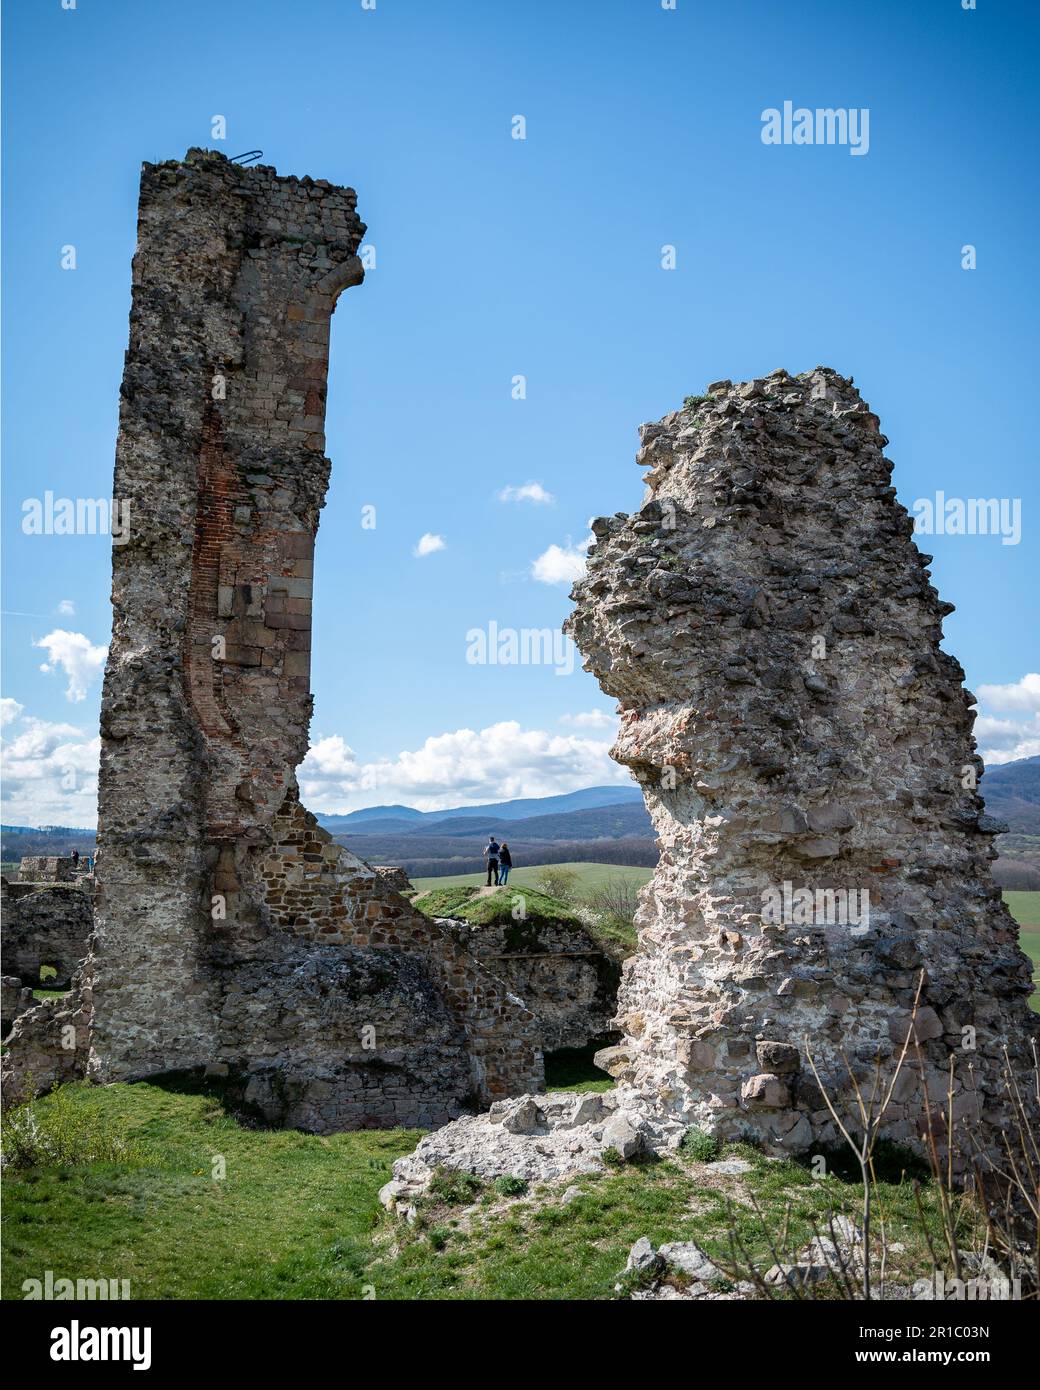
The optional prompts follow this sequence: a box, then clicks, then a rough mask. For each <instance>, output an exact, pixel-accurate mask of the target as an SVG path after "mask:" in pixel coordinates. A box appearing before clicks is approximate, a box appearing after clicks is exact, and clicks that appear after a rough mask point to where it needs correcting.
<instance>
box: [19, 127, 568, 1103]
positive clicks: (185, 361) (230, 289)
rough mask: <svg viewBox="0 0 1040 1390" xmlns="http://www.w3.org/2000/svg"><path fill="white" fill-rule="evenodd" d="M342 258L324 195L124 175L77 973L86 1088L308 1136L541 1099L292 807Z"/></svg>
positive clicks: (476, 1003) (500, 1011) (247, 173)
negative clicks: (88, 939)
mask: <svg viewBox="0 0 1040 1390" xmlns="http://www.w3.org/2000/svg"><path fill="white" fill-rule="evenodd" d="M364 231H365V227H364V224H363V223H362V222H361V221H360V220H359V219H358V216H357V211H356V196H355V194H354V192H353V190H351V189H349V188H338V187H334V186H332V185H331V184H329V183H327V182H326V181H325V180H321V179H319V180H312V179H309V178H303V179H296V178H280V177H279V176H278V175H277V174H276V173H275V171H274V170H273V169H271V168H267V167H265V166H262V165H257V166H253V167H251V168H245V167H243V166H240V165H237V164H235V163H233V162H231V161H229V160H227V159H225V158H224V157H223V156H222V155H219V154H215V153H213V152H210V151H205V150H197V149H196V150H190V151H189V152H188V154H187V156H186V157H185V159H184V160H183V161H170V162H167V163H163V164H157V165H149V164H146V165H145V166H144V168H143V172H142V178H141V196H140V210H139V225H138V246H137V253H136V255H135V257H134V265H133V302H132V309H131V315H130V345H129V349H128V351H127V355H126V364H125V370H124V376H123V385H122V399H121V406H120V428H119V439H118V444H117V450H116V472H115V489H114V496H115V497H116V499H117V500H118V501H119V503H120V506H121V507H122V508H123V512H124V518H125V522H126V525H127V528H128V539H126V541H125V543H123V544H117V545H115V546H114V547H113V582H112V600H113V607H114V618H113V631H112V643H111V648H110V653H109V659H108V666H107V669H106V674H105V685H104V694H103V701H102V714H101V733H102V755H101V780H100V804H99V838H98V850H99V852H98V863H97V899H96V913H95V928H96V931H95V938H94V942H93V949H92V951H91V955H90V956H89V957H88V960H87V966H86V978H88V979H89V981H90V982H91V983H90V986H89V988H90V1004H91V1008H92V1012H91V1013H90V1015H89V1020H90V1045H89V1057H88V1058H87V1059H86V1073H87V1075H89V1077H91V1078H92V1079H94V1080H97V1081H113V1080H123V1079H131V1078H139V1077H144V1076H147V1075H151V1074H155V1073H159V1072H169V1071H180V1070H193V1069H197V1068H200V1067H202V1068H205V1067H208V1068H209V1069H210V1070H211V1071H216V1072H217V1073H219V1074H221V1075H225V1074H226V1075H227V1076H228V1077H229V1084H230V1085H233V1086H234V1085H237V1086H239V1087H240V1088H241V1090H242V1093H243V1096H244V1098H245V1099H246V1100H247V1101H248V1102H249V1103H251V1104H253V1105H255V1107H256V1108H257V1109H258V1110H260V1111H261V1112H262V1113H263V1114H264V1115H265V1117H266V1118H268V1119H269V1120H270V1121H272V1122H277V1123H292V1124H299V1125H301V1126H303V1127H306V1128H312V1129H318V1130H323V1129H337V1128H346V1127H354V1126H358V1125H367V1124H373V1123H375V1124H413V1123H414V1124H430V1123H435V1122H437V1121H438V1120H442V1119H447V1118H450V1117H452V1116H453V1115H456V1114H458V1113H460V1109H461V1108H462V1107H463V1106H464V1105H466V1104H470V1105H475V1104H482V1103H485V1104H486V1103H489V1102H490V1101H491V1100H492V1099H494V1098H495V1097H497V1096H502V1095H506V1094H510V1093H513V1092H515V1091H518V1090H524V1089H529V1088H531V1087H532V1086H533V1087H536V1088H537V1087H540V1085H541V1084H542V1070H541V1058H540V1054H539V1053H538V1051H537V1049H536V1048H535V1046H534V1045H533V1043H532V1040H531V1036H532V1035H531V1029H530V1022H531V1021H530V1016H529V1015H528V1014H527V1012H526V1010H525V1009H524V1008H523V1007H522V1006H521V1005H520V1004H519V1003H518V1002H517V1001H514V1000H512V999H511V998H509V997H508V996H507V993H506V990H505V988H504V986H503V985H501V984H500V983H499V982H498V981H497V980H496V979H494V978H493V977H492V976H491V975H489V974H488V973H487V972H486V971H484V970H483V968H482V967H481V966H479V965H478V963H477V962H476V961H475V960H473V959H472V957H470V956H468V955H467V954H466V953H465V952H464V951H462V950H461V949H460V948H459V947H458V946H457V944H456V943H455V942H454V941H453V940H452V939H451V937H450V936H449V935H448V934H446V933H444V932H441V931H439V930H438V929H437V928H435V927H434V926H433V925H432V924H430V923H427V922H426V921H425V919H424V918H422V917H421V915H420V914H418V913H415V912H413V911H412V909H411V907H410V906H409V904H408V903H407V901H406V900H405V899H404V898H401V897H400V896H399V895H397V894H396V893H394V892H393V891H392V890H390V889H389V888H387V887H386V886H385V885H384V884H383V883H382V881H381V880H379V879H378V878H377V876H376V875H375V873H374V872H373V871H372V870H371V869H369V868H368V866H366V865H364V864H362V863H361V861H359V860H357V859H355V858H354V856H352V855H350V854H349V853H347V852H346V851H345V850H343V849H341V848H339V847H338V846H336V845H335V844H333V843H332V842H331V839H330V837H329V836H327V835H326V834H325V832H324V831H322V830H320V828H319V827H318V826H317V825H316V823H315V822H314V820H313V818H312V817H310V816H309V815H308V814H307V813H306V812H305V811H304V810H303V809H302V808H301V807H300V805H299V801H298V797H297V791H296V782H295V768H296V767H297V765H298V764H299V763H300V762H301V760H302V759H303V757H304V755H305V753H306V751H307V744H308V726H309V721H310V715H311V706H312V700H311V695H310V675H309V672H310V645H311V591H312V579H313V555H314V541H315V533H316V530H317V525H318V515H319V512H320V509H321V507H322V505H323V502H324V497H325V491H326V487H327V484H328V480H329V470H330V464H329V460H328V459H327V458H326V457H325V453H324V449H325V435H324V418H325V396H326V377H327V372H328V352H329V329H330V319H331V315H332V312H333V309H334V307H335V304H336V300H337V297H338V295H339V294H340V293H341V292H342V291H343V290H344V289H346V288H347V287H349V286H352V285H356V284H358V283H359V282H360V281H361V279H362V278H363V271H362V267H361V262H360V260H359V258H358V255H357V251H358V247H359V244H360V241H361V238H362V236H363V234H364ZM39 1012H40V1011H38V1010H34V1011H32V1012H31V1013H30V1014H28V1015H23V1016H22V1018H20V1019H19V1020H18V1022H17V1024H16V1025H15V1029H14V1032H13V1034H12V1039H11V1052H12V1060H11V1062H10V1064H9V1066H10V1070H11V1072H12V1077H11V1084H9V1091H11V1090H14V1091H17V1089H18V1086H17V1073H18V1069H19V1065H20V1063H19V1056H20V1045H21V1049H22V1051H23V1052H24V1053H25V1055H28V1053H29V1052H30V1051H32V1050H33V1048H34V1047H35V1055H34V1059H33V1061H34V1066H35V1068H36V1071H37V1077H38V1079H39V1071H40V1069H41V1067H42V1065H43V1063H42V1058H41V1056H40V1046H36V1045H35V1044H33V1043H32V1042H31V1038H30V1035H31V1033H32V1030H33V1027H34V1022H33V1020H34V1019H36V1016H37V1014H38V1013H39ZM77 1023H78V1024H81V1023H82V1015H77ZM38 1028H40V1029H42V1028H43V1021H42V1017H41V1019H40V1020H38ZM67 1072H68V1061H67V1059H62V1075H65V1074H67Z"/></svg>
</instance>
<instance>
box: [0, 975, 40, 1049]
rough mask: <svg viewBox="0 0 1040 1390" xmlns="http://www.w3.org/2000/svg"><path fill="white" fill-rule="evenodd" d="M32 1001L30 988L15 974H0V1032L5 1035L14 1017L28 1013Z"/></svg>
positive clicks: (32, 1003) (33, 1001)
mask: <svg viewBox="0 0 1040 1390" xmlns="http://www.w3.org/2000/svg"><path fill="white" fill-rule="evenodd" d="M34 1003H35V1000H34V999H33V992H32V990H31V989H30V988H29V986H28V985H23V984H22V982H21V980H20V979H19V978H18V976H17V975H2V976H0V1032H2V1033H3V1034H4V1036H5V1037H6V1035H7V1034H8V1033H9V1032H10V1030H11V1025H12V1024H13V1023H14V1021H15V1019H16V1018H19V1017H20V1016H21V1015H22V1014H24V1013H28V1011H29V1010H30V1009H31V1008H32V1007H33V1005H34Z"/></svg>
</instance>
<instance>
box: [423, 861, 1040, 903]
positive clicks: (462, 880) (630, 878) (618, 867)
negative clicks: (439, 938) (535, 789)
mask: <svg viewBox="0 0 1040 1390" xmlns="http://www.w3.org/2000/svg"><path fill="white" fill-rule="evenodd" d="M544 868H552V869H573V870H574V872H575V873H576V874H577V875H578V883H577V885H576V889H577V892H578V893H579V894H583V893H592V892H595V890H596V889H597V888H602V887H603V886H604V884H607V883H610V882H611V880H612V879H623V880H624V881H625V882H626V883H634V884H635V885H636V887H637V888H642V886H643V884H644V883H648V882H649V881H650V875H651V874H652V873H653V869H635V868H632V867H631V866H630V865H627V864H549V865H543V864H533V865H529V866H528V865H525V866H523V867H521V868H516V869H514V870H513V871H512V873H511V874H510V875H509V882H510V883H511V884H513V883H516V884H519V885H521V886H522V887H526V888H534V887H537V883H538V877H539V875H540V874H541V872H542V870H543V869H544ZM412 882H413V883H414V884H415V886H416V888H418V889H419V891H420V892H421V893H425V892H428V891H429V890H430V889H431V888H454V887H469V886H471V885H472V886H474V887H478V886H479V885H480V884H482V883H486V882H487V874H486V873H483V874H448V875H447V876H445V877H444V878H413V879H412ZM1023 896H1025V897H1028V896H1030V895H1029V894H1024V895H1023ZM1035 896H1036V897H1040V893H1038V894H1036V895H1035Z"/></svg>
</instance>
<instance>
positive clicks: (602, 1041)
mask: <svg viewBox="0 0 1040 1390" xmlns="http://www.w3.org/2000/svg"><path fill="white" fill-rule="evenodd" d="M619 1036H620V1034H618V1033H608V1034H606V1035H605V1036H604V1037H602V1038H595V1039H594V1040H593V1041H592V1042H590V1043H589V1044H587V1046H585V1047H562V1048H560V1050H559V1051H558V1052H547V1053H546V1054H545V1089H546V1090H547V1091H612V1090H613V1089H614V1081H613V1078H612V1077H610V1076H608V1075H607V1073H606V1072H605V1071H601V1070H600V1069H599V1067H597V1066H596V1064H595V1062H594V1061H593V1060H592V1059H593V1057H594V1056H595V1054H596V1053H597V1052H598V1051H599V1050H600V1048H601V1047H612V1046H613V1045H614V1043H616V1042H617V1040H618V1038H619Z"/></svg>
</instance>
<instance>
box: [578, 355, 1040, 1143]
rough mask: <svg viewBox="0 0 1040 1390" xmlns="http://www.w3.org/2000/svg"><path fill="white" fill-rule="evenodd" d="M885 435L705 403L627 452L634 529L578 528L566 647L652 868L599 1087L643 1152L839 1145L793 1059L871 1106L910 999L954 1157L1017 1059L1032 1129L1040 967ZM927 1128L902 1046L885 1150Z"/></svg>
mask: <svg viewBox="0 0 1040 1390" xmlns="http://www.w3.org/2000/svg"><path fill="white" fill-rule="evenodd" d="M878 424H879V422H878V419H877V417H876V416H875V415H873V414H872V413H871V411H870V409H869V408H868V406H867V405H866V404H865V403H864V401H863V400H861V398H860V396H859V394H858V393H857V391H856V390H855V389H854V388H853V385H852V382H851V381H850V380H845V379H844V378H843V377H841V376H839V375H838V374H837V373H836V372H833V371H831V370H829V369H826V368H818V369H817V370H816V371H813V372H808V373H804V374H802V375H801V376H798V377H792V376H790V375H788V373H786V372H783V371H780V372H775V373H773V374H772V375H771V376H769V377H766V378H765V379H763V380H759V381H751V382H747V383H744V384H743V385H738V386H733V385H732V384H731V383H730V382H729V381H721V382H716V383H715V384H714V385H712V386H710V387H709V388H708V393H707V395H706V396H702V397H699V398H690V400H689V401H688V403H687V406H686V408H684V409H683V410H680V411H677V412H675V413H674V414H671V415H667V416H666V417H665V418H664V419H663V420H661V421H660V422H659V423H657V424H652V425H647V426H644V427H643V429H642V431H641V437H642V448H641V450H640V452H639V456H638V458H639V462H640V463H641V464H643V465H645V466H646V467H647V468H648V470H649V471H648V472H647V473H646V474H645V481H646V482H647V484H648V488H647V493H646V496H645V500H644V502H643V505H642V507H641V508H640V510H639V511H638V512H636V513H635V514H634V515H632V516H625V515H623V514H619V515H617V516H615V517H612V518H604V519H600V520H598V521H595V522H593V525H592V530H593V532H594V535H595V545H594V547H593V548H592V549H591V551H590V554H589V563H588V570H587V575H586V577H585V578H584V579H582V580H581V581H580V582H579V583H578V584H577V585H576V587H575V591H574V597H575V600H576V605H577V606H576V609H575V611H574V613H573V615H572V617H571V618H570V620H569V628H570V631H571V632H572V634H573V636H574V638H575V640H576V642H577V644H578V646H579V648H580V649H581V651H582V652H583V654H584V656H585V658H586V662H585V664H586V669H587V670H590V671H591V672H593V674H594V675H595V676H596V677H597V679H598V680H599V682H600V684H601V685H602V687H603V689H604V690H605V691H606V692H607V693H608V694H610V695H612V696H615V697H616V698H617V700H618V701H619V704H620V713H621V728H620V733H619V736H618V739H617V742H616V744H615V746H614V749H613V756H614V757H615V758H616V759H617V760H618V761H619V762H621V763H623V764H624V765H625V766H627V767H629V768H631V770H632V772H633V774H634V775H635V777H636V778H637V779H638V781H639V782H640V783H641V784H642V787H643V790H644V793H645V797H646V803H647V806H648V808H649V811H650V815H651V816H652V818H653V821H654V825H655V827H656V829H657V832H658V835H659V837H660V844H661V859H660V864H659V867H658V869H657V871H656V873H655V875H654V877H653V880H652V881H651V883H650V884H649V885H648V886H647V888H646V889H645V890H644V892H643V895H642V899H641V905H640V909H639V914H638V917H637V923H638V925H639V928H640V930H639V950H638V953H637V954H636V955H635V956H634V957H632V958H631V959H630V960H629V961H628V962H627V963H626V966H625V971H624V976H623V980H622V985H621V991H620V999H619V1011H618V1019H617V1023H618V1026H619V1027H620V1028H621V1029H622V1030H623V1035H624V1036H623V1042H622V1045H621V1046H620V1047H619V1048H617V1049H615V1050H614V1051H613V1052H611V1053H610V1054H609V1065H610V1067H611V1070H612V1071H613V1074H614V1075H615V1077H616V1078H617V1080H618V1083H619V1103H620V1104H621V1105H623V1106H625V1107H626V1108H627V1109H629V1110H630V1111H632V1112H633V1113H638V1114H641V1115H643V1116H646V1117H649V1123H650V1125H651V1127H652V1129H653V1130H654V1131H655V1133H656V1134H657V1135H658V1137H659V1138H660V1137H663V1136H666V1135H667V1134H668V1133H669V1131H671V1132H672V1133H673V1134H674V1133H675V1132H676V1130H677V1129H678V1128H679V1127H685V1126H686V1125H690V1124H693V1125H698V1126H700V1127H702V1128H704V1129H706V1130H708V1131H711V1132H714V1133H716V1134H718V1135H719V1136H720V1137H723V1138H735V1137H741V1136H745V1135H747V1136H752V1135H753V1136H754V1137H756V1138H757V1139H759V1140H761V1141H764V1142H765V1143H766V1145H767V1146H771V1147H772V1148H773V1149H774V1150H779V1151H789V1152H798V1151H805V1150H808V1149H811V1148H812V1147H814V1146H815V1145H818V1144H829V1143H833V1142H835V1141H837V1139H838V1136H837V1133H836V1129H835V1126H834V1124H833V1122H832V1120H831V1118H830V1116H829V1114H828V1112H827V1110H826V1108H825V1105H824V1101H823V1098H822V1096H821V1093H820V1090H819V1087H818V1086H817V1084H816V1082H815V1080H814V1078H813V1076H812V1073H811V1070H810V1068H809V1065H808V1060H807V1051H806V1049H807V1047H808V1049H809V1051H810V1052H811V1054H812V1057H813V1059H814V1061H815V1063H816V1066H817V1068H818V1070H819V1073H820V1077H821V1079H822V1081H823V1083H824V1085H825V1086H826V1087H827V1089H828V1091H829V1093H830V1094H831V1095H832V1096H834V1097H835V1098H841V1097H846V1098H847V1097H848V1096H849V1093H850V1089H851V1088H850V1082H849V1076H848V1071H847V1069H846V1065H845V1061H844V1060H843V1059H842V1056H841V1054H842V1053H844V1055H845V1058H847V1060H848V1063H849V1065H850V1066H851V1068H852V1070H853V1072H854V1074H855V1076H856V1077H857V1079H858V1080H859V1081H860V1083H861V1084H865V1085H866V1087H867V1089H868V1090H869V1087H870V1082H871V1078H872V1076H873V1074H874V1068H875V1063H876V1059H878V1058H880V1059H881V1062H882V1066H883V1069H884V1071H885V1074H886V1075H887V1076H891V1074H892V1072H893V1069H894V1067H895V1063H896V1060H897V1058H898V1056H899V1053H900V1051H901V1049H902V1047H903V1044H904V1040H905V1039H906V1037H907V1033H908V1029H909V1026H910V1018H911V1009H912V1007H913V1005H914V1001H915V995H916V991H917V989H918V983H919V980H920V979H921V978H922V976H923V987H922V992H921V997H920V1007H919V1011H918V1015H917V1023H916V1029H917V1038H918V1040H919V1042H920V1047H921V1058H922V1059H923V1062H924V1071H925V1076H924V1082H925V1084H926V1085H927V1091H928V1097H929V1101H930V1103H931V1105H932V1106H933V1107H937V1106H938V1105H939V1104H940V1103H941V1102H944V1101H945V1097H946V1092H947V1088H948V1078H949V1066H950V1061H951V1059H952V1060H953V1077H954V1080H953V1088H954V1092H955V1097H954V1109H955V1115H956V1117H957V1120H958V1121H959V1122H961V1123H962V1125H963V1133H962V1135H961V1138H962V1140H964V1141H965V1143H964V1144H963V1146H962V1153H963V1152H970V1151H971V1150H972V1148H973V1147H974V1146H977V1147H979V1148H981V1149H982V1150H983V1151H985V1152H987V1153H989V1154H991V1155H992V1154H999V1152H1000V1150H1001V1135H1002V1132H1003V1131H1004V1130H1005V1128H1007V1127H1008V1126H1009V1124H1010V1121H1011V1115H1010V1110H1009V1103H1008V1094H1007V1090H1006V1086H1005V1067H1006V1064H1007V1062H1008V1061H1009V1062H1010V1066H1011V1068H1012V1069H1013V1070H1014V1071H1015V1072H1016V1073H1017V1076H1018V1078H1019V1080H1020V1082H1021V1083H1022V1084H1023V1091H1024V1095H1025V1098H1026V1100H1027V1103H1028V1097H1029V1089H1030V1086H1029V1081H1028V1073H1029V1071H1030V1069H1031V1067H1032V1065H1033V1054H1032V1047H1031V1038H1033V1037H1034V1036H1035V1033H1036V1029H1037V1019H1036V1017H1035V1015H1033V1014H1032V1013H1030V1011H1029V1009H1028V1006H1027V1002H1026V1001H1027V999H1028V996H1029V993H1030V989H1031V984H1030V971H1029V965H1028V962H1027V960H1026V957H1025V956H1024V955H1023V953H1022V951H1021V950H1020V949H1019V946H1018V942H1017V937H1018V931H1017V927H1016V925H1015V923H1014V921H1013V920H1012V918H1011V916H1010V914H1009V913H1008V911H1007V909H1006V908H1005V907H1004V905H1003V903H1002V901H1001V895H1000V892H999V890H998V889H997V888H996V886H995V885H994V883H993V880H992V878H991V876H990V870H989V863H990V860H991V859H993V858H995V855H996V851H995V850H994V849H993V848H992V841H991V837H992V836H993V835H994V834H995V833H997V832H999V831H1000V830H1002V829H1003V828H1004V827H1003V826H1001V825H1000V824H998V823H996V822H994V821H993V820H992V819H991V818H990V817H988V816H986V815H985V814H984V808H983V802H982V798H981V796H980V795H979V793H978V791H977V790H975V789H974V787H975V782H976V779H977V778H978V777H979V776H981V774H982V771H983V769H982V763H981V760H980V759H979V757H978V756H977V754H976V752H975V743H974V739H973V738H972V733H971V729H972V723H973V720H974V714H973V712H972V710H971V706H972V705H973V704H974V697H973V696H972V695H970V694H969V693H968V692H967V691H965V690H964V689H963V688H962V681H963V678H964V673H963V671H962V669H961V667H960V665H959V664H958V663H957V661H955V660H954V658H953V657H951V656H949V655H948V654H947V653H945V652H944V651H942V650H941V648H940V640H941V637H942V619H943V616H944V615H945V614H947V613H949V612H951V611H952V607H951V605H950V604H948V603H943V602H941V601H940V599H939V596H938V594H937V592H936V590H935V589H934V587H933V586H932V585H931V584H929V582H928V578H929V574H928V569H927V566H928V563H929V560H930V558H931V557H930V556H927V555H922V554H921V553H920V552H919V551H918V549H917V547H916V545H915V544H914V541H913V539H912V534H911V533H912V530H913V523H912V520H911V518H910V517H909V516H908V514H907V512H906V511H905V509H904V508H903V507H902V506H901V505H900V504H899V503H898V502H897V501H896V494H895V489H894V488H893V487H891V486H890V475H891V468H892V466H891V463H890V461H889V460H888V459H886V458H885V456H884V453H883V449H884V446H885V444H886V443H887V442H888V441H887V440H886V438H885V436H884V435H883V434H880V433H879V429H878ZM805 890H809V892H806V891H805ZM864 894H866V895H869V896H868V897H867V898H866V899H865V898H864V897H863V895H864ZM853 895H855V896H853ZM810 904H811V906H810ZM867 904H869V906H868V910H867V913H866V915H864V913H863V912H862V910H861V909H862V908H863V907H864V906H865V905H867ZM850 909H851V910H850ZM847 1108H848V1107H847V1106H845V1105H839V1109H847ZM924 1112H925V1099H924V1094H923V1089H922V1082H921V1080H920V1067H919V1063H918V1059H917V1057H916V1056H915V1052H914V1049H913V1046H911V1050H910V1053H909V1055H908V1057H907V1061H906V1064H905V1065H904V1068H903V1070H902V1072H901V1074H900V1078H899V1082H898V1085H897V1088H896V1091H895V1094H894V1098H893V1104H892V1106H891V1107H890V1110H889V1112H888V1124H887V1129H886V1131H885V1132H886V1133H887V1134H888V1135H889V1137H891V1138H892V1139H895V1140H899V1141H904V1142H908V1143H910V1144H914V1143H916V1142H917V1141H918V1138H919V1136H920V1134H921V1133H922V1130H923V1128H924V1118H925V1116H924Z"/></svg>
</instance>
